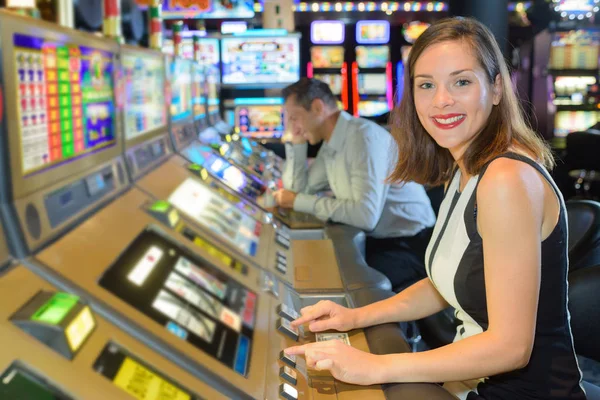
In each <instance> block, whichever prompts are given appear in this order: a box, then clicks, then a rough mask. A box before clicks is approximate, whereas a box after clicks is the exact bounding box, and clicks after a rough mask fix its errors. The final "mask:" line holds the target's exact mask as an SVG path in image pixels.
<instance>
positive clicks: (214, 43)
mask: <svg viewBox="0 0 600 400" xmlns="http://www.w3.org/2000/svg"><path fill="white" fill-rule="evenodd" d="M219 60H220V53H219V39H216V38H201V39H200V60H199V61H200V65H202V66H203V67H204V68H206V71H207V74H208V73H211V74H214V75H215V76H216V79H217V83H219V79H220V76H219V75H220V74H219V71H220V68H221V67H220V65H219Z"/></svg>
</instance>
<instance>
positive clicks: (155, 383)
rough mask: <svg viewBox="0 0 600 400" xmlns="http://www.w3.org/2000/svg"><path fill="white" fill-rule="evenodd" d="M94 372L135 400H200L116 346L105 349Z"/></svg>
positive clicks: (95, 364) (95, 365) (113, 344)
mask: <svg viewBox="0 0 600 400" xmlns="http://www.w3.org/2000/svg"><path fill="white" fill-rule="evenodd" d="M157 367H159V368H160V366H157ZM94 370H95V371H96V372H98V373H99V374H101V375H103V376H104V377H106V378H108V379H109V380H110V381H111V382H112V383H113V384H114V385H115V386H117V387H118V388H120V389H122V390H123V391H124V392H126V393H128V394H129V395H131V396H133V398H135V399H136V400H147V399H148V400H149V399H156V400H158V399H165V400H200V398H199V397H196V396H194V395H192V394H191V393H190V392H189V391H188V390H186V389H182V388H181V387H179V386H178V385H177V384H175V383H174V382H171V381H170V380H169V379H168V378H165V377H164V376H162V375H161V374H160V373H158V372H156V371H155V370H154V369H153V368H152V367H150V366H148V365H147V364H145V363H144V362H143V361H141V360H138V359H137V358H135V357H134V356H132V355H130V354H128V353H127V352H126V351H125V350H123V349H122V348H121V347H120V346H119V345H117V344H115V343H108V344H107V345H106V346H105V347H104V350H102V353H100V356H99V357H98V359H97V360H96V362H95V363H94Z"/></svg>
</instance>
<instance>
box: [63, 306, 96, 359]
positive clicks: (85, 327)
mask: <svg viewBox="0 0 600 400" xmlns="http://www.w3.org/2000/svg"><path fill="white" fill-rule="evenodd" d="M95 327H96V321H94V317H93V316H92V312H91V311H90V308H89V307H88V306H85V307H83V309H82V310H81V311H80V312H79V314H78V315H77V316H76V317H75V318H74V319H73V321H71V322H70V323H69V326H67V328H66V329H65V335H66V337H67V343H69V347H70V348H71V351H72V352H76V351H77V350H79V348H80V347H81V345H82V344H83V342H85V339H87V338H88V337H89V336H90V334H91V333H92V331H93V330H94V328H95Z"/></svg>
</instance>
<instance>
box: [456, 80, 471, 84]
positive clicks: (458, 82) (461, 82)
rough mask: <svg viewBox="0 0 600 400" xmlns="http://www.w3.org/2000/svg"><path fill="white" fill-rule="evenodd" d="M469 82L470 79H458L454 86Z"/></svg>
mask: <svg viewBox="0 0 600 400" xmlns="http://www.w3.org/2000/svg"><path fill="white" fill-rule="evenodd" d="M470 83H471V81H469V80H468V79H459V80H458V81H457V82H456V86H467V85H469V84H470Z"/></svg>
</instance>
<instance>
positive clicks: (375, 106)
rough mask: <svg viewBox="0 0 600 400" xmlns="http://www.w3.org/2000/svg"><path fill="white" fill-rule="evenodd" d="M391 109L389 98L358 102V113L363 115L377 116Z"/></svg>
mask: <svg viewBox="0 0 600 400" xmlns="http://www.w3.org/2000/svg"><path fill="white" fill-rule="evenodd" d="M388 111H390V107H389V105H388V102H387V100H384V99H382V100H366V101H360V102H359V103H358V115H359V116H361V117H376V116H378V115H383V114H385V113H386V112H388Z"/></svg>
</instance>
